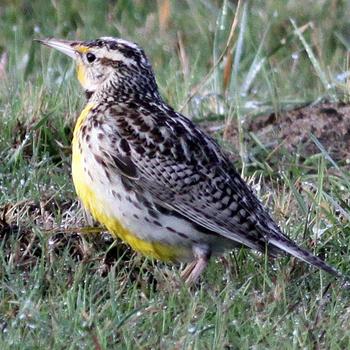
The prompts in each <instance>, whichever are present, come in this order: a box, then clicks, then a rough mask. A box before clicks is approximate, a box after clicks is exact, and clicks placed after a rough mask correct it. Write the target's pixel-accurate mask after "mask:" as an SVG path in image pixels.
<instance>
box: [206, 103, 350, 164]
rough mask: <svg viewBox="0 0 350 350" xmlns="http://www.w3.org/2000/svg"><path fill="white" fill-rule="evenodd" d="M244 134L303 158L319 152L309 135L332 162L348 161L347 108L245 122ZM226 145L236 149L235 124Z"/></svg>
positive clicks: (321, 107)
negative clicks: (230, 144)
mask: <svg viewBox="0 0 350 350" xmlns="http://www.w3.org/2000/svg"><path fill="white" fill-rule="evenodd" d="M209 130H210V128H209ZM244 130H245V134H246V135H249V133H252V134H254V135H255V137H256V138H257V139H258V140H259V142H261V144H262V145H264V147H266V148H267V149H269V150H271V151H272V150H273V149H276V148H278V149H284V150H287V151H288V152H298V154H300V155H301V156H303V157H308V156H311V155H314V154H317V153H320V152H321V150H320V148H319V146H317V145H316V143H315V142H314V141H313V140H312V137H311V135H314V136H315V138H316V139H317V140H318V141H319V142H320V144H321V145H322V146H323V147H324V149H325V150H326V151H327V152H328V153H329V155H330V156H331V157H332V158H333V159H334V160H335V161H339V162H349V160H350V104H345V103H336V104H335V103H329V102H324V103H321V104H318V105H309V106H306V107H300V108H297V109H294V110H291V111H285V112H281V113H279V114H275V113H271V114H268V115H262V116H258V117H254V118H248V119H247V120H246V123H245V125H244ZM227 141H228V142H230V143H232V144H233V145H234V146H235V147H236V148H237V149H238V148H239V146H238V145H239V135H238V130H237V127H236V126H235V124H234V123H233V124H232V126H231V127H230V129H229V132H228V133H227ZM245 141H246V142H247V144H248V145H249V144H251V143H252V138H250V137H247V138H246V140H245Z"/></svg>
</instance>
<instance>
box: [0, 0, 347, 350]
mask: <svg viewBox="0 0 350 350" xmlns="http://www.w3.org/2000/svg"><path fill="white" fill-rule="evenodd" d="M237 7H239V11H238V14H237V17H236V19H237V21H234V16H235V14H236V13H237ZM348 11H349V4H348V3H347V2H346V1H340V0H338V1H337V0H332V1H319V2H317V4H316V3H313V4H312V6H310V4H309V3H308V2H304V1H295V2H289V3H288V4H285V2H282V1H277V0H272V1H267V2H262V3H261V4H260V2H243V1H242V2H236V1H215V0H205V1H198V2H170V1H166V0H161V1H157V2H143V1H138V0H134V1H93V0H88V1H86V2H84V3H81V2H80V1H78V0H77V1H75V0H73V1H70V2H64V1H62V2H51V3H47V2H45V1H41V0H39V1H35V2H29V1H26V0H19V1H14V2H12V1H6V0H5V1H4V2H3V3H1V4H0V16H1V18H2V20H1V22H0V29H1V32H2V36H1V38H0V56H1V59H0V101H1V102H0V120H1V122H0V125H1V128H0V259H1V264H0V348H1V349H12V348H21V349H41V348H50V349H66V348H70V349H82V348H86V349H91V348H92V349H97V350H99V349H135V348H136V349H151V348H153V349H209V348H213V349H265V348H266V349H277V348H281V347H282V348H285V349H296V348H307V349H309V348H314V349H345V348H348V347H349V346H350V329H349V324H350V297H349V288H348V286H347V285H346V284H344V283H343V282H342V281H337V280H335V279H334V278H333V277H332V276H329V275H327V274H326V273H323V272H319V271H316V270H315V269H313V268H310V267H309V266H306V265H305V264H303V263H301V262H299V261H297V260H296V259H293V258H289V257H281V258H279V259H276V260H271V259H269V258H267V257H266V256H264V255H259V254H256V253H254V252H251V251H248V250H244V249H242V250H239V251H235V252H231V253H228V254H226V255H225V256H223V257H221V258H219V259H217V260H213V261H212V262H211V264H210V266H209V268H208V269H207V271H206V272H205V274H204V275H203V277H202V279H201V280H200V282H199V283H198V284H197V285H196V286H193V287H192V288H188V286H186V285H184V284H183V283H182V281H181V278H180V276H179V271H180V268H181V267H180V266H174V265H169V264H164V263H161V262H157V261H154V260H151V259H146V258H144V257H141V256H139V255H138V254H135V253H133V252H132V251H131V250H130V249H129V248H128V247H127V246H125V245H124V244H122V242H120V241H115V240H113V239H112V238H111V237H110V236H109V234H108V233H107V232H105V231H104V229H103V228H102V227H99V225H98V223H93V222H91V219H89V217H88V216H87V215H86V214H85V213H84V212H83V210H82V209H81V208H80V205H79V202H78V201H77V198H76V195H75V192H74V189H73V186H72V181H71V176H70V155H71V150H70V140H71V137H72V129H73V126H74V121H75V119H76V116H77V114H78V112H79V110H81V108H82V107H83V105H84V97H83V94H82V92H81V90H80V88H79V86H78V84H77V83H76V80H75V77H74V75H75V74H74V67H73V66H72V65H71V62H69V61H68V59H66V58H65V57H62V56H60V55H59V54H57V53H52V52H50V51H49V50H48V49H46V48H42V47H40V46H39V45H38V44H36V43H35V42H33V38H37V37H39V38H40V37H47V36H55V37H59V38H69V39H73V38H79V39H91V38H96V37H98V36H105V35H114V36H120V37H123V38H126V39H130V40H134V41H137V42H139V43H140V44H141V45H142V46H143V47H144V48H145V50H146V52H147V54H148V56H149V57H150V59H151V61H152V63H153V67H154V70H155V73H156V76H157V81H158V84H159V87H160V90H161V93H162V95H163V96H164V98H165V99H166V100H167V101H168V102H169V103H170V104H171V105H172V106H174V108H175V109H177V110H181V111H182V112H183V113H184V114H186V115H187V116H189V117H190V118H191V119H193V121H194V122H195V123H197V124H198V125H199V127H201V128H202V129H204V130H205V131H206V132H208V133H210V134H211V135H212V136H213V137H215V138H216V139H217V140H218V142H219V143H220V144H221V145H222V147H224V148H225V150H226V151H227V152H228V153H229V154H230V157H231V158H232V161H233V162H234V164H235V166H236V167H237V169H239V171H241V173H242V175H243V176H244V178H245V179H246V180H247V181H248V182H249V183H250V185H251V186H252V187H253V188H254V190H255V191H256V193H257V195H258V196H259V197H260V198H261V199H262V201H263V202H264V203H265V205H267V206H268V207H269V209H270V211H271V213H272V215H273V216H274V217H275V219H276V220H277V221H278V222H279V224H280V225H281V227H282V229H283V230H284V231H285V232H286V234H287V235H289V236H290V237H292V238H293V239H295V240H296V241H297V242H298V243H300V244H301V245H303V246H304V247H307V248H308V249H310V250H312V251H313V252H314V253H315V254H317V255H319V256H322V257H323V258H324V259H325V260H327V261H328V262H329V263H330V264H332V265H333V266H336V267H337V268H338V269H339V270H341V271H342V272H343V273H344V274H349V269H348V266H349V246H350V241H349V237H350V236H349V233H350V226H349V212H350V208H349V195H348V193H349V190H350V181H349V175H348V169H349V159H350V142H349V135H350V134H349V130H350V128H349V126H350V107H349V104H348V102H349V82H348V78H349V62H348V56H347V55H348V50H349V48H350V40H349V33H350V27H349V24H348V18H347V15H346V14H347V13H348ZM235 23H236V24H235ZM232 29H234V31H233V30H232ZM230 33H231V34H232V33H233V35H231V34H230ZM281 344H283V345H281Z"/></svg>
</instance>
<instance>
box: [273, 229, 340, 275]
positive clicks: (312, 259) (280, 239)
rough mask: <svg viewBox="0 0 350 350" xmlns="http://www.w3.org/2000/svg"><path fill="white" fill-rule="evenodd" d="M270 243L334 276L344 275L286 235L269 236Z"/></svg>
mask: <svg viewBox="0 0 350 350" xmlns="http://www.w3.org/2000/svg"><path fill="white" fill-rule="evenodd" d="M269 244H271V245H273V246H275V247H277V248H279V249H281V250H283V251H285V252H286V253H288V254H290V255H292V256H295V257H296V258H298V259H300V260H303V261H305V262H306V263H308V264H310V265H313V266H315V267H317V268H319V269H321V270H324V271H326V272H328V273H330V274H332V275H334V276H337V277H344V276H343V275H342V274H341V273H340V272H339V271H338V270H337V269H335V268H334V267H332V266H330V265H328V264H327V263H326V262H324V261H323V260H322V259H321V258H319V257H317V256H315V255H313V254H312V253H310V252H309V251H308V250H306V249H304V248H301V247H299V246H298V245H297V244H296V243H294V242H292V241H291V240H290V239H288V238H287V237H284V236H282V235H281V236H275V237H269Z"/></svg>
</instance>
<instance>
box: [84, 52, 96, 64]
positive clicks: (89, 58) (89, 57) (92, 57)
mask: <svg viewBox="0 0 350 350" xmlns="http://www.w3.org/2000/svg"><path fill="white" fill-rule="evenodd" d="M86 59H87V60H88V62H90V63H91V62H94V61H95V59H96V56H95V55H94V54H93V53H91V52H88V53H87V54H86Z"/></svg>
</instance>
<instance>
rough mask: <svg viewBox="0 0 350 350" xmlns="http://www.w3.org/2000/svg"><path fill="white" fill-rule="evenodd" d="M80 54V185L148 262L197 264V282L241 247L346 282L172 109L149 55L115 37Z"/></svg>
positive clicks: (188, 273) (90, 203)
mask: <svg viewBox="0 0 350 350" xmlns="http://www.w3.org/2000/svg"><path fill="white" fill-rule="evenodd" d="M65 43H67V42H65ZM46 44H47V45H49V46H53V47H56V46H57V45H56V44H55V42H53V43H52V42H50V40H48V41H47V42H46ZM55 45H56V46H55ZM67 45H68V44H67ZM70 45H71V48H72V50H76V51H77V52H78V54H77V57H76V60H77V64H78V67H79V69H78V78H79V81H80V82H81V83H82V85H83V87H84V89H85V90H86V95H87V96H88V99H89V100H88V105H87V107H86V108H85V109H84V111H83V113H82V114H81V116H80V117H79V119H78V121H77V125H76V128H75V131H74V140H73V179H74V184H75V186H76V189H77V193H78V195H79V197H80V198H81V200H82V202H83V204H84V206H85V207H86V208H87V209H88V210H89V211H91V213H92V215H93V216H94V217H95V218H96V219H97V220H98V221H100V222H101V223H103V224H104V225H105V226H106V227H107V229H109V230H110V231H111V232H112V233H113V234H114V235H117V236H119V237H121V238H122V239H123V240H125V241H126V242H128V243H129V244H130V245H131V246H132V247H133V248H134V249H135V250H138V251H140V252H142V253H143V254H146V255H151V256H154V257H156V258H158V259H163V260H173V261H194V262H193V263H192V264H190V265H189V267H188V268H187V269H186V270H185V271H184V276H185V277H186V278H187V280H188V281H194V280H195V279H197V278H198V276H199V275H200V273H201V272H202V270H203V269H204V268H205V266H206V264H207V262H208V259H209V257H210V256H212V255H217V254H222V253H223V252H224V251H225V250H227V249H232V248H233V247H237V246H247V247H249V248H252V249H255V250H257V251H260V252H265V251H266V249H267V251H268V252H269V253H270V254H271V255H272V256H275V255H277V254H278V253H280V252H287V253H289V254H292V255H294V256H296V257H298V258H300V259H302V260H304V261H306V262H308V263H310V264H312V265H314V266H316V267H318V268H321V269H323V270H325V271H328V272H330V273H333V274H335V275H338V272H337V271H336V270H335V269H334V268H332V267H331V266H329V265H327V264H326V263H325V262H323V261H322V260H321V259H320V258H317V257H316V256H313V255H312V254H311V253H309V252H307V251H306V250H304V249H302V248H300V247H298V246H297V245H296V244H295V243H294V242H292V241H291V240H290V239H289V238H287V237H286V236H285V235H284V234H283V233H282V232H281V230H280V229H279V227H278V226H277V225H276V223H275V222H274V220H273V219H272V218H271V216H270V215H269V213H268V212H267V211H266V209H265V208H264V207H263V206H262V204H261V203H260V201H259V200H258V199H257V198H256V196H255V194H254V193H253V192H252V190H251V189H250V188H249V187H248V186H247V184H246V183H245V182H244V181H243V180H242V178H241V177H240V175H239V174H238V173H237V171H236V170H235V169H234V167H233V165H232V163H231V162H230V160H229V158H228V157H227V155H226V154H225V153H224V152H223V151H222V150H221V149H220V147H219V145H218V144H217V143H216V142H215V141H214V140H213V139H212V138H210V137H209V136H207V135H206V134H204V133H203V132H202V131H201V130H200V129H198V127H196V126H195V125H194V124H193V123H192V122H191V121H190V120H189V119H187V118H186V117H185V116H183V115H181V114H180V113H177V112H175V111H174V110H173V109H172V108H171V107H170V106H169V105H167V104H166V103H165V102H164V101H163V99H162V98H161V96H160V95H159V92H158V88H157V84H156V81H155V78H154V75H153V72H152V68H151V65H150V63H149V61H148V59H147V58H146V56H145V53H144V51H143V50H142V49H141V48H140V47H138V46H137V45H136V44H133V43H129V42H127V41H125V40H122V39H115V38H108V37H105V38H101V39H97V40H95V41H88V42H72V43H71V44H70ZM67 50H68V49H67V48H65V51H64V52H65V53H67ZM61 51H62V50H61ZM69 55H70V53H69ZM89 172H90V175H89Z"/></svg>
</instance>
